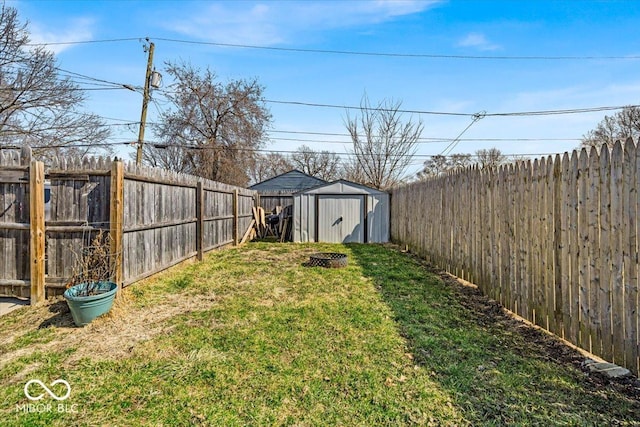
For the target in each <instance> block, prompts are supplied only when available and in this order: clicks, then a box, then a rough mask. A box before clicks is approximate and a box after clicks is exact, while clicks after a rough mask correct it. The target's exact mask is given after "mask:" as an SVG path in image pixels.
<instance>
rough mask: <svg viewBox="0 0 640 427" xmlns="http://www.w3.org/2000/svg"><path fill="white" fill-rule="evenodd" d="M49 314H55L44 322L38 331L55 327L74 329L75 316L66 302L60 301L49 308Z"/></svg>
mask: <svg viewBox="0 0 640 427" xmlns="http://www.w3.org/2000/svg"><path fill="white" fill-rule="evenodd" d="M49 312H51V313H53V314H54V315H53V316H52V317H49V318H48V319H46V320H44V321H42V322H41V323H40V325H38V329H44V328H48V327H50V326H55V327H56V328H74V327H75V323H74V322H73V316H72V315H71V311H69V306H68V305H67V302H66V301H58V302H55V303H53V304H51V305H50V306H49Z"/></svg>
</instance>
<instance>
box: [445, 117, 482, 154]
mask: <svg viewBox="0 0 640 427" xmlns="http://www.w3.org/2000/svg"><path fill="white" fill-rule="evenodd" d="M485 115H486V112H484V111H482V112H480V113H476V114H474V115H473V118H472V120H471V123H469V124H468V125H467V127H466V128H464V129H463V130H462V132H460V133H459V134H458V136H456V137H455V138H454V139H453V141H451V144H449V145H448V146H447V147H446V148H445V149H444V150H442V153H440V155H441V156H442V155H446V154H449V153H451V151H452V150H453V149H454V148H455V147H456V145H458V143H459V142H460V137H461V136H462V135H464V133H465V132H466V131H468V130H469V128H470V127H471V126H473V125H474V124H475V123H476V122H477V121H479V120H480V119H483V118H484V116H485Z"/></svg>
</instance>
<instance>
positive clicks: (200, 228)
mask: <svg viewBox="0 0 640 427" xmlns="http://www.w3.org/2000/svg"><path fill="white" fill-rule="evenodd" d="M196 218H197V221H196V251H198V261H202V260H203V258H204V250H203V248H204V188H203V186H202V181H198V187H197V188H196Z"/></svg>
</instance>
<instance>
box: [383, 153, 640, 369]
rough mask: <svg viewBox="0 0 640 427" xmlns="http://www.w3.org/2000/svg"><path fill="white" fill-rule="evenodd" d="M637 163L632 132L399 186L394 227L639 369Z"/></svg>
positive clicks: (552, 327) (443, 263)
mask: <svg viewBox="0 0 640 427" xmlns="http://www.w3.org/2000/svg"><path fill="white" fill-rule="evenodd" d="M639 171H640V150H638V148H637V146H635V144H634V143H633V142H632V141H627V142H626V143H625V144H624V145H623V144H622V143H619V142H618V143H616V144H615V145H614V146H613V147H612V148H603V149H602V150H601V151H598V150H596V149H591V150H590V151H589V152H588V151H587V150H585V149H582V150H580V151H579V152H578V151H575V152H573V153H571V155H569V154H568V153H565V154H564V155H562V156H560V155H556V156H550V157H545V158H542V159H536V160H534V161H533V162H531V161H529V160H527V161H521V162H518V163H516V164H514V165H505V166H501V167H500V168H497V169H485V170H482V169H479V168H478V167H477V166H474V167H471V168H467V169H465V170H461V171H458V172H455V173H449V174H446V175H445V176H441V177H436V178H431V179H429V180H426V181H423V182H417V183H412V184H409V185H406V186H403V187H400V188H398V189H395V190H393V192H392V200H393V203H392V206H391V209H392V213H391V221H392V223H391V237H392V240H393V241H395V242H397V243H400V244H405V245H407V246H409V248H410V250H411V251H413V252H415V253H418V254H420V255H422V256H424V257H425V258H426V259H428V260H430V261H431V262H433V263H434V264H436V265H438V266H439V267H441V268H444V269H446V270H448V271H450V272H451V273H453V274H458V275H459V276H461V277H463V278H465V279H467V280H470V281H472V282H474V283H476V284H477V285H478V286H479V287H480V288H481V289H482V290H483V292H485V294H487V295H488V296H490V297H491V298H493V299H495V300H496V301H499V302H500V303H502V304H503V305H504V306H505V307H506V308H508V309H509V310H511V311H513V312H515V313H517V314H518V315H520V316H522V317H524V318H526V319H528V320H530V321H532V322H534V323H536V324H537V325H539V326H541V327H543V328H546V329H547V330H549V331H551V332H553V333H555V334H557V335H558V336H560V337H563V338H565V339H567V340H568V341H570V342H572V343H574V344H576V345H578V346H580V347H582V348H584V349H586V350H588V351H591V352H592V353H594V354H596V355H598V356H601V357H603V358H605V359H607V360H610V361H613V362H615V363H618V364H621V365H624V366H626V367H627V368H629V369H631V370H632V371H633V372H634V373H636V374H637V373H638V372H639V362H640V360H639V348H638V345H639V339H640V337H639V329H640V328H639V326H640V325H639V323H638V319H639V316H638V304H639V301H638V300H639V292H638V291H639V286H640V284H639V281H640V277H639V276H640V272H639V271H638V268H639V260H638V230H639V227H640V218H639V216H640V215H639V212H638V208H639V207H640V196H639V194H638V184H639V181H640V175H639Z"/></svg>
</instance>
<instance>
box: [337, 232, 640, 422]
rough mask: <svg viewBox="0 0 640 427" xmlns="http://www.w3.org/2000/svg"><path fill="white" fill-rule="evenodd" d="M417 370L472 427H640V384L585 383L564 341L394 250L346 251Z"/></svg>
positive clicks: (590, 378)
mask: <svg viewBox="0 0 640 427" xmlns="http://www.w3.org/2000/svg"><path fill="white" fill-rule="evenodd" d="M349 248H350V249H351V253H352V255H353V257H354V261H355V262H357V263H358V264H359V265H360V267H361V268H362V271H363V274H364V275H365V276H366V277H369V278H371V279H372V280H373V281H374V284H375V286H376V289H377V290H378V292H379V294H380V296H381V298H382V299H383V300H384V302H385V303H386V304H387V305H388V306H389V307H390V308H391V310H392V311H393V313H394V320H395V322H396V323H397V327H398V329H399V332H400V333H401V335H402V336H403V337H404V338H405V339H406V341H407V344H408V346H409V349H410V351H411V352H412V354H413V357H414V361H415V362H416V363H417V364H420V365H422V366H423V367H425V368H426V369H428V370H429V371H430V372H431V373H432V375H433V377H434V378H433V379H434V381H436V382H437V383H438V384H439V385H440V386H441V387H442V388H443V389H444V390H446V391H447V392H448V393H449V394H450V396H452V399H453V400H454V402H455V405H456V406H457V409H458V410H459V411H460V412H461V413H462V414H463V415H464V417H465V418H466V419H467V420H468V421H469V422H470V423H471V424H473V425H514V424H517V425H559V424H561V425H640V402H639V400H638V396H640V394H639V390H640V389H638V388H637V386H638V384H639V383H638V381H637V379H635V378H631V379H627V380H625V381H622V382H619V383H615V382H609V381H606V380H604V379H602V378H600V377H594V376H588V375H586V374H585V373H584V372H582V371H581V369H580V362H581V361H582V360H584V357H582V356H581V355H580V354H579V353H578V352H577V351H575V350H573V349H571V348H569V347H567V346H565V345H563V344H562V343H561V342H560V341H559V340H557V339H554V338H553V337H550V336H549V335H547V334H544V333H543V332H541V331H538V330H536V329H534V328H531V327H529V326H526V325H525V324H523V323H522V322H519V321H517V320H515V319H513V318H511V317H510V316H508V315H506V313H505V312H504V311H503V310H502V309H501V307H500V306H499V305H498V304H497V303H495V302H494V301H491V300H489V299H488V298H486V297H484V296H483V295H482V294H481V293H480V292H479V291H478V290H477V289H475V288H470V287H465V286H462V285H460V284H459V283H458V282H457V281H455V280H453V279H450V278H448V276H446V275H444V274H442V273H440V272H438V271H437V270H435V269H433V268H431V267H429V266H427V265H426V264H424V263H423V262H421V261H420V260H419V259H417V258H416V257H414V256H412V255H410V254H406V253H402V252H400V251H399V250H397V249H395V248H391V246H380V245H369V246H367V245H357V244H353V245H349Z"/></svg>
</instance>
